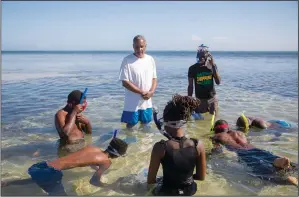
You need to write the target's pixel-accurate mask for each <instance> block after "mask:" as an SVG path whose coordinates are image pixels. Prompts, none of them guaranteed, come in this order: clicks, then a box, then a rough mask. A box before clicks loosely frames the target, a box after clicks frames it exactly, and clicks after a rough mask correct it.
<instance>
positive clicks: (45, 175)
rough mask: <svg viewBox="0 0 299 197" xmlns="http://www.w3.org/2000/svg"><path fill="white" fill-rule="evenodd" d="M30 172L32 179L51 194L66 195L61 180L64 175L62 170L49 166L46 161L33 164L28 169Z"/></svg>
mask: <svg viewBox="0 0 299 197" xmlns="http://www.w3.org/2000/svg"><path fill="white" fill-rule="evenodd" d="M28 174H29V175H30V176H31V178H32V180H33V181H34V182H35V183H36V184H37V185H38V186H39V187H40V188H42V189H43V190H44V191H45V192H47V193H48V194H49V195H56V196H57V195H58V196H62V195H66V193H65V190H64V187H63V185H62V182H61V180H62V176H63V174H62V172H61V170H56V169H55V168H53V167H51V166H48V164H47V163H46V162H45V161H44V162H40V163H36V164H33V165H32V166H31V167H30V168H29V169H28Z"/></svg>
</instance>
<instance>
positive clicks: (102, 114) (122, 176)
mask: <svg viewBox="0 0 299 197" xmlns="http://www.w3.org/2000/svg"><path fill="white" fill-rule="evenodd" d="M128 53H129V52H108V51H107V52H95V51H89V52H4V53H3V55H2V117H1V122H2V132H1V135H2V140H1V142H2V155H1V159H2V161H1V166H2V172H1V175H2V180H12V179H24V178H27V177H28V174H27V168H28V167H29V166H30V165H32V164H33V163H35V162H37V161H41V160H45V159H46V160H50V159H55V158H57V139H58V135H57V134H56V131H55V129H54V119H53V117H54V114H55V113H56V111H57V110H58V109H59V108H61V107H63V106H64V105H65V102H66V97H67V95H68V93H69V92H70V91H72V90H73V89H80V90H82V91H83V90H84V89H85V87H88V88H89V90H88V108H87V110H86V111H85V112H84V114H85V115H86V116H88V117H89V119H90V120H91V121H92V124H93V127H94V131H93V136H92V139H90V140H91V142H92V143H93V144H94V145H97V146H100V147H101V148H105V147H106V145H107V141H105V139H107V138H109V136H107V133H109V132H111V131H113V129H115V128H120V129H122V128H124V125H122V124H121V123H120V116H121V112H122V107H123V99H124V89H123V88H122V86H121V84H120V83H119V81H118V73H119V67H120V64H121V61H122V58H123V57H124V56H125V55H127V54H128ZM149 54H151V55H152V56H153V57H154V58H155V60H156V65H157V73H158V88H157V91H156V93H155V95H154V97H153V102H154V105H156V106H157V107H158V108H159V109H161V110H162V109H163V107H164V106H165V104H166V102H167V101H168V100H169V99H171V96H172V95H173V94H174V93H180V94H183V95H186V94H187V92H186V91H187V81H188V80H187V71H188V67H189V66H190V65H191V64H193V63H194V61H195V53H194V52H169V51H164V52H149ZM213 54H214V57H215V60H216V63H217V65H218V70H219V72H220V75H221V77H222V81H223V82H222V85H220V86H217V87H216V90H217V94H218V97H219V105H220V118H221V119H226V120H227V121H228V122H229V123H231V124H234V122H235V120H236V118H237V117H238V116H239V115H240V113H241V112H242V111H245V113H246V114H247V115H253V116H259V117H262V118H265V119H267V120H270V119H284V120H287V121H291V122H293V123H294V124H298V53H297V52H214V53H213ZM206 119H207V120H204V121H196V122H195V121H191V122H190V123H189V124H188V125H187V132H186V133H187V134H188V135H189V136H190V137H197V138H200V139H201V140H202V141H203V142H204V143H205V146H206V149H207V150H208V149H209V148H210V143H209V141H208V138H207V135H208V133H209V125H210V123H209V120H210V117H209V116H207V117H206ZM275 133H277V132H274V131H271V130H268V131H263V132H250V133H249V136H248V137H249V139H250V140H251V142H252V143H253V144H254V145H255V146H257V147H259V148H263V149H266V150H270V151H272V152H274V153H275V154H278V155H280V156H287V157H289V158H291V159H292V160H293V161H294V162H296V163H298V128H295V129H291V130H288V131H287V132H284V133H282V134H281V135H280V136H279V137H276V136H277V135H275ZM120 135H121V137H126V136H131V137H136V138H137V142H136V143H132V144H131V145H130V147H129V150H128V156H127V157H126V158H120V159H118V160H117V161H114V163H113V165H112V167H111V170H110V171H109V173H108V174H106V175H105V176H104V178H105V180H106V182H107V183H109V184H111V185H110V186H107V187H105V188H96V187H92V186H90V185H89V183H88V180H89V178H90V177H91V175H92V173H93V171H92V170H91V169H90V168H78V169H73V170H67V171H65V172H64V178H63V181H64V184H65V188H66V190H67V193H68V194H69V195H83V194H86V195H144V194H146V190H145V180H146V178H145V177H144V176H143V175H142V174H143V173H142V172H143V169H144V168H147V167H148V163H149V157H150V152H151V148H152V146H153V144H154V143H155V142H157V141H159V140H160V139H162V138H163V137H162V136H161V135H159V134H158V132H157V130H156V129H155V127H154V125H152V129H151V131H147V132H145V131H135V132H133V133H128V132H125V131H123V132H121V134H120ZM36 151H38V152H39V155H38V156H33V153H34V152H36ZM236 168H237V169H238V170H236ZM208 169H209V171H208V172H209V174H208V175H207V178H206V181H204V182H198V184H199V188H198V192H197V195H273V194H275V195H297V194H298V191H297V188H296V187H293V186H277V185H272V184H270V183H268V182H265V181H260V180H259V179H257V178H253V177H250V176H249V175H248V174H247V173H246V172H245V170H243V167H242V166H240V165H239V164H238V162H237V160H236V156H235V155H234V154H232V153H230V152H225V154H224V155H222V157H215V158H214V157H213V158H211V159H210V160H209V161H208ZM241 169H242V170H241ZM160 173H161V172H160ZM2 195H45V194H44V193H43V192H42V191H41V189H39V188H38V187H37V186H36V185H35V184H29V185H17V186H8V187H6V188H2Z"/></svg>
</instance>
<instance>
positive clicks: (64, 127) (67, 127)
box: [55, 109, 78, 135]
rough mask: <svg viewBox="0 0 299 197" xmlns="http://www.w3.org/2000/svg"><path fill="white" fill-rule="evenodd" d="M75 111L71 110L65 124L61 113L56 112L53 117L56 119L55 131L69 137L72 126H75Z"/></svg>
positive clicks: (64, 117)
mask: <svg viewBox="0 0 299 197" xmlns="http://www.w3.org/2000/svg"><path fill="white" fill-rule="evenodd" d="M77 113H78V112H77V111H76V110H75V109H73V111H72V113H71V114H70V118H69V120H68V121H67V122H66V116H65V115H64V114H63V113H61V112H58V113H57V114H56V116H55V118H56V122H57V127H56V129H57V131H58V133H59V132H63V133H65V134H66V135H69V133H70V132H71V131H72V128H73V126H74V125H75V124H76V123H75V121H76V115H77Z"/></svg>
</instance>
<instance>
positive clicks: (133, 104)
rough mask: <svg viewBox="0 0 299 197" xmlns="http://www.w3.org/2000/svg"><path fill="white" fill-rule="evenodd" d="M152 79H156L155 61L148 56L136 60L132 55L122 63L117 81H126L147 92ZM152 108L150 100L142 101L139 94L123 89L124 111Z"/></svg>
mask: <svg viewBox="0 0 299 197" xmlns="http://www.w3.org/2000/svg"><path fill="white" fill-rule="evenodd" d="M153 78H157V72H156V64H155V60H154V58H153V57H152V56H150V55H146V54H145V55H144V57H143V58H137V57H136V56H135V55H134V54H131V55H128V56H127V57H125V58H124V59H123V61H122V64H121V67H120V73H119V80H121V81H123V80H127V81H130V82H131V83H133V84H134V85H136V86H137V87H138V88H140V89H141V90H142V91H149V90H150V89H151V87H152V82H153ZM147 108H152V99H151V98H150V99H148V100H144V99H143V98H142V96H141V95H140V94H137V93H134V92H132V91H130V90H128V89H127V88H125V104H124V111H131V112H135V111H138V110H139V109H142V110H144V109H147Z"/></svg>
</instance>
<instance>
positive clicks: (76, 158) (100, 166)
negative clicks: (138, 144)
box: [1, 137, 128, 195]
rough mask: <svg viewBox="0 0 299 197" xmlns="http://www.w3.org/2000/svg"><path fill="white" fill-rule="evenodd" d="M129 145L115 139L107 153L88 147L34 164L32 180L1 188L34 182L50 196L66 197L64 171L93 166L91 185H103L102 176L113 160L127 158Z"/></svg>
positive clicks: (30, 170) (30, 172)
mask: <svg viewBox="0 0 299 197" xmlns="http://www.w3.org/2000/svg"><path fill="white" fill-rule="evenodd" d="M127 148H128V144H127V143H126V142H124V141H123V140H121V139H119V138H116V137H114V138H113V139H112V140H111V142H110V144H109V146H108V147H107V149H106V150H105V151H102V150H101V149H100V148H98V147H95V146H87V147H85V148H83V149H81V150H79V151H77V152H74V153H71V154H69V155H67V156H65V157H61V158H59V159H57V160H54V161H43V162H39V163H36V164H33V165H32V166H31V167H30V168H29V169H28V174H29V175H30V176H31V179H25V180H16V181H11V182H1V187H3V186H8V185H13V184H21V183H22V182H23V184H28V182H29V181H34V182H35V183H36V184H37V185H38V186H39V187H40V188H42V189H43V190H44V191H45V192H47V193H48V194H49V195H66V192H65V190H64V187H63V185H62V182H61V181H62V176H63V173H62V170H67V169H72V168H77V167H86V166H91V167H93V168H94V169H96V172H95V173H94V175H93V176H92V178H91V179H90V184H92V185H95V186H100V185H101V176H102V174H103V173H104V172H105V171H106V170H107V169H108V168H109V167H110V166H111V164H112V161H111V159H115V158H118V157H119V156H125V154H126V151H127Z"/></svg>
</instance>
